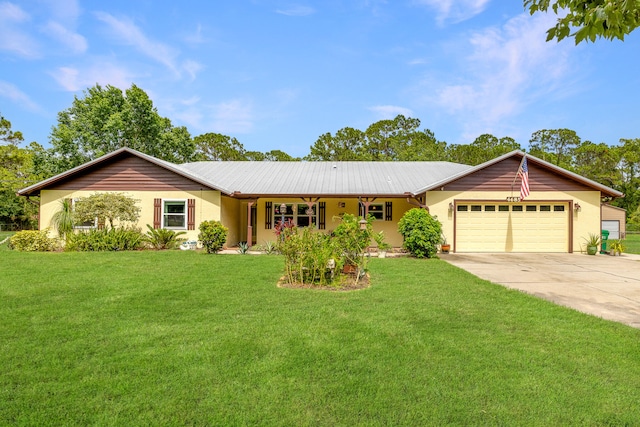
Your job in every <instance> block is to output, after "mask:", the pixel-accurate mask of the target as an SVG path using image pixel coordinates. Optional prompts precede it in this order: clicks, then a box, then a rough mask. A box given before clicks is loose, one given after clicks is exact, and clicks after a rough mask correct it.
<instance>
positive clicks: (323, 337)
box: [0, 251, 640, 426]
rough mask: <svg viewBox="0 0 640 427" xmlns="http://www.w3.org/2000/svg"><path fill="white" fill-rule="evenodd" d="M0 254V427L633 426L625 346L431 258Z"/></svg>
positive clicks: (635, 361) (632, 363) (629, 347)
mask: <svg viewBox="0 0 640 427" xmlns="http://www.w3.org/2000/svg"><path fill="white" fill-rule="evenodd" d="M282 269H283V259H282V258H281V257H279V256H266V255H262V256H240V255H208V256H207V255H204V254H201V253H195V252H191V251H170V252H168V251H167V252H151V251H147V252H132V253H16V252H12V251H7V252H3V253H2V256H0V313H1V315H2V321H1V322H0V425H107V424H108V425H248V424H258V425H300V426H305V425H348V426H354V425H367V426H370V425H443V424H455V425H478V424H483V425H484V424H491V425H545V426H546V425H576V424H578V425H634V424H637V423H638V420H640V405H638V402H639V401H640V388H639V387H638V384H640V331H639V330H636V329H633V328H630V327H628V326H625V325H622V324H618V323H614V322H609V321H605V320H601V319H598V318H595V317H592V316H588V315H585V314H582V313H578V312H576V311H573V310H570V309H566V308H563V307H559V306H556V305H553V304H552V303H550V302H547V301H543V300H539V299H536V298H534V297H532V296H528V295H525V294H523V293H520V292H517V291H514V290H509V289H506V288H503V287H501V286H498V285H494V284H491V283H489V282H486V281H483V280H480V279H478V278H476V277H474V276H472V275H470V274H468V273H466V272H464V271H462V270H459V269H457V268H455V267H452V266H450V265H449V264H447V263H445V262H444V261H440V260H416V259H409V258H403V259H382V260H379V259H373V260H372V261H371V263H370V270H371V287H370V288H368V289H364V290H360V291H353V292H328V291H315V290H307V289H282V288H278V287H276V282H277V280H278V278H279V277H280V275H281V274H282Z"/></svg>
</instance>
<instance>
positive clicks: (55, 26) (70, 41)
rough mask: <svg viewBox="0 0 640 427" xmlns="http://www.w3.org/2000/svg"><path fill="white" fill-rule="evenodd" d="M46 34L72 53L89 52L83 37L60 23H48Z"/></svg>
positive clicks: (45, 29) (45, 28)
mask: <svg viewBox="0 0 640 427" xmlns="http://www.w3.org/2000/svg"><path fill="white" fill-rule="evenodd" d="M44 32H45V33H46V34H48V35H50V36H51V37H53V38H55V39H56V40H58V41H59V42H60V43H62V44H63V45H65V46H67V47H68V48H69V49H71V51H72V53H84V52H85V51H86V50H87V40H86V39H85V38H84V37H83V36H81V35H80V34H77V33H74V32H73V31H70V30H69V29H67V28H66V27H64V26H62V25H61V24H60V23H58V22H53V21H50V22H49V23H47V25H46V26H45V27H44Z"/></svg>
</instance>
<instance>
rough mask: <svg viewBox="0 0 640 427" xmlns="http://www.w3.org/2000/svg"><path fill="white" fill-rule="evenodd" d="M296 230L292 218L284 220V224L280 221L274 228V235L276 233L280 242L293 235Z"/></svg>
mask: <svg viewBox="0 0 640 427" xmlns="http://www.w3.org/2000/svg"><path fill="white" fill-rule="evenodd" d="M295 228H296V224H295V223H294V222H293V220H292V219H291V218H287V219H285V220H284V222H282V220H278V221H277V222H276V225H275V227H273V230H274V233H276V237H278V240H281V239H283V238H285V237H287V236H289V235H291V233H292V232H293V231H295ZM281 236H282V237H281Z"/></svg>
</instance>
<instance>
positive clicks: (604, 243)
mask: <svg viewBox="0 0 640 427" xmlns="http://www.w3.org/2000/svg"><path fill="white" fill-rule="evenodd" d="M607 240H609V230H602V244H601V245H600V253H601V254H606V253H607Z"/></svg>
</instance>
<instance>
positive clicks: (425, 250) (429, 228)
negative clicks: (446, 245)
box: [398, 208, 442, 258]
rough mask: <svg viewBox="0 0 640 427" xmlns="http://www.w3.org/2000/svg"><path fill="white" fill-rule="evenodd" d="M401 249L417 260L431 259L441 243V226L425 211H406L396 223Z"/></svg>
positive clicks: (416, 209) (415, 209)
mask: <svg viewBox="0 0 640 427" xmlns="http://www.w3.org/2000/svg"><path fill="white" fill-rule="evenodd" d="M398 231H399V232H400V234H401V235H402V237H403V239H404V242H403V244H402V247H403V248H405V249H406V250H408V251H409V252H410V253H411V254H412V255H413V256H415V257H417V258H433V257H434V256H435V255H436V253H437V252H438V244H440V242H441V237H440V236H441V235H442V224H441V223H440V221H438V220H437V219H436V218H435V217H433V216H431V214H429V212H428V211H427V210H426V209H420V208H413V209H410V210H408V211H407V212H406V213H405V214H404V215H403V216H402V218H400V221H399V222H398Z"/></svg>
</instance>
